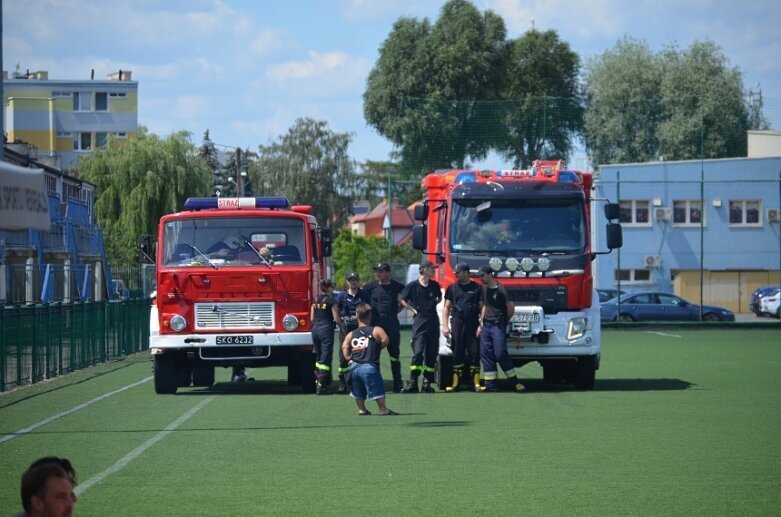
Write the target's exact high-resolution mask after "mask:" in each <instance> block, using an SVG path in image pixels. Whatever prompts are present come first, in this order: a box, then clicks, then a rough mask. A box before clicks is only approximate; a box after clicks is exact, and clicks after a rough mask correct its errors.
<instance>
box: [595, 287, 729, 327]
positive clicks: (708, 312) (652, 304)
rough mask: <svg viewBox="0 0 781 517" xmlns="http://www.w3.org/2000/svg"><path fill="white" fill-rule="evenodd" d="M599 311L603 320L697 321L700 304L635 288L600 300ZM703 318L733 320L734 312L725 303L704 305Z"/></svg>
mask: <svg viewBox="0 0 781 517" xmlns="http://www.w3.org/2000/svg"><path fill="white" fill-rule="evenodd" d="M618 301H620V302H621V303H620V310H621V312H620V313H619V304H618V303H617V302H618ZM600 314H601V318H600V319H601V320H602V321H700V306H699V305H697V304H694V303H691V302H689V301H687V300H684V299H683V298H681V297H680V296H676V295H674V294H670V293H662V292H638V293H629V294H624V295H621V296H620V297H619V298H617V299H613V300H610V302H609V303H603V304H602V306H601V307H600ZM702 319H703V320H704V321H735V314H734V313H733V312H732V311H730V310H729V309H725V308H724V307H714V306H711V305H703V306H702Z"/></svg>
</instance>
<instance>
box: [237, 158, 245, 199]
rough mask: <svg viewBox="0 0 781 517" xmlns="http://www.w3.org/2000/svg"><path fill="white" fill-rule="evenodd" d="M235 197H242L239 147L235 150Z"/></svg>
mask: <svg viewBox="0 0 781 517" xmlns="http://www.w3.org/2000/svg"><path fill="white" fill-rule="evenodd" d="M235 158H236V197H242V196H244V190H243V189H242V184H241V183H242V181H241V147H237V148H236V156H235Z"/></svg>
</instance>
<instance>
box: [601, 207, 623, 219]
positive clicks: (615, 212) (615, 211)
mask: <svg viewBox="0 0 781 517" xmlns="http://www.w3.org/2000/svg"><path fill="white" fill-rule="evenodd" d="M620 216H621V205H619V204H618V203H608V204H606V205H605V218H606V219H607V220H608V221H612V220H614V219H618V218H619V217H620Z"/></svg>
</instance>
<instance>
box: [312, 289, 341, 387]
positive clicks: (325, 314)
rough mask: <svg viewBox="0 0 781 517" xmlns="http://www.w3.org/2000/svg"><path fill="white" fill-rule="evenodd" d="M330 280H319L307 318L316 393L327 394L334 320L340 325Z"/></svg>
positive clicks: (332, 347) (332, 351)
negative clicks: (310, 337)
mask: <svg viewBox="0 0 781 517" xmlns="http://www.w3.org/2000/svg"><path fill="white" fill-rule="evenodd" d="M333 293H334V283H333V281H331V280H320V294H318V295H317V296H316V297H315V302H314V303H313V304H312V310H311V311H310V314H309V319H310V321H311V322H312V344H313V345H314V348H315V355H316V357H315V377H316V378H317V388H316V390H315V393H316V394H317V395H328V394H329V393H330V392H329V391H328V385H329V384H331V359H332V358H333V353H334V322H335V323H336V324H337V325H339V327H340V328H341V327H342V320H341V318H340V317H339V307H338V304H337V300H336V297H335V296H334V295H333ZM340 355H341V354H340Z"/></svg>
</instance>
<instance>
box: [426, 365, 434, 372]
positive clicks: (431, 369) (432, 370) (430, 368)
mask: <svg viewBox="0 0 781 517" xmlns="http://www.w3.org/2000/svg"><path fill="white" fill-rule="evenodd" d="M423 371H424V372H435V371H436V368H435V367H433V366H426V365H423Z"/></svg>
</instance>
